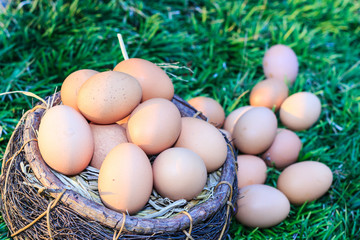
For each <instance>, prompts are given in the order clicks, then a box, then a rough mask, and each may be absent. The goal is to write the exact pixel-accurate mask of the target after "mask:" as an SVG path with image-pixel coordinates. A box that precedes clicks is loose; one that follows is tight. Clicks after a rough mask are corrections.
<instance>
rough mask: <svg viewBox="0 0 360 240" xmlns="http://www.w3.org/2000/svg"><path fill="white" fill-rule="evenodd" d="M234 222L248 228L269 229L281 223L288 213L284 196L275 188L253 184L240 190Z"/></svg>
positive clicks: (288, 206)
mask: <svg viewBox="0 0 360 240" xmlns="http://www.w3.org/2000/svg"><path fill="white" fill-rule="evenodd" d="M237 205H238V209H237V213H236V216H235V217H236V220H237V221H239V222H240V223H241V224H244V225H246V226H249V227H254V228H255V227H259V228H269V227H272V226H275V225H277V224H279V223H280V222H282V221H283V220H284V219H285V218H286V217H287V215H288V214H289V212H290V203H289V200H288V199H287V198H286V196H285V195H284V194H283V193H282V192H280V191H279V190H277V189H276V188H273V187H270V186H267V185H262V184H254V185H248V186H245V187H243V188H242V189H240V193H239V198H238V200H237Z"/></svg>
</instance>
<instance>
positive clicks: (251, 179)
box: [236, 155, 267, 188]
mask: <svg viewBox="0 0 360 240" xmlns="http://www.w3.org/2000/svg"><path fill="white" fill-rule="evenodd" d="M237 165H238V170H237V172H236V173H237V180H238V187H239V188H243V187H245V186H247V185H252V184H263V183H265V181H266V177H267V173H266V171H267V167H266V164H265V162H264V160H262V159H261V158H259V157H257V156H254V155H238V156H237Z"/></svg>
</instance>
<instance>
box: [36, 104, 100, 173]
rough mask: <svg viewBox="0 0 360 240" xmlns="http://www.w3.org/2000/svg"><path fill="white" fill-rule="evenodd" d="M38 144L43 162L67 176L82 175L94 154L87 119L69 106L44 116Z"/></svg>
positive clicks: (57, 107)
mask: <svg viewBox="0 0 360 240" xmlns="http://www.w3.org/2000/svg"><path fill="white" fill-rule="evenodd" d="M38 144H39V150H40V153H41V156H42V157H43V159H44V161H45V162H46V163H47V164H48V165H49V166H50V167H51V168H52V169H54V170H56V171H58V172H60V173H62V174H65V175H75V174H78V173H80V172H81V171H83V170H84V169H85V168H86V167H87V166H88V165H89V163H90V160H91V157H92V154H93V151H94V140H93V137H92V134H91V130H90V126H89V124H88V123H87V121H86V119H85V118H84V117H83V116H82V115H81V114H80V113H79V112H77V111H76V110H75V109H73V108H72V107H69V106H66V105H57V106H54V107H52V108H50V109H48V110H47V111H46V112H45V115H44V116H43V117H42V118H41V122H40V126H39V132H38Z"/></svg>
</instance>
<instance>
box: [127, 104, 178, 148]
mask: <svg viewBox="0 0 360 240" xmlns="http://www.w3.org/2000/svg"><path fill="white" fill-rule="evenodd" d="M180 131H181V115H180V111H179V110H178V108H177V107H176V106H175V104H174V103H172V102H171V101H169V100H167V99H164V98H152V99H149V100H147V101H145V102H142V103H141V104H140V105H139V106H138V107H136V108H135V109H134V111H133V112H132V113H131V115H130V117H129V120H128V123H127V130H126V133H127V137H128V139H129V141H130V142H132V143H135V144H136V145H138V146H139V147H140V148H142V149H143V150H144V151H145V153H147V154H158V153H160V152H162V151H164V150H165V149H166V148H169V147H171V146H172V145H173V144H174V143H175V141H176V139H177V138H178V137H179V134H180Z"/></svg>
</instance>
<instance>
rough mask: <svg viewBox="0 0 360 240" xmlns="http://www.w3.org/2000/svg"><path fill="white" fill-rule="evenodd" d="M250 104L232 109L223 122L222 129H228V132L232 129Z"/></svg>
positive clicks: (248, 108) (231, 131)
mask: <svg viewBox="0 0 360 240" xmlns="http://www.w3.org/2000/svg"><path fill="white" fill-rule="evenodd" d="M251 108H252V106H243V107H239V108H237V109H235V110H234V111H232V112H231V113H230V114H229V115H228V116H227V117H226V118H225V122H224V129H225V130H226V131H228V132H229V133H230V134H232V133H233V131H234V126H235V124H236V122H237V121H238V120H239V118H240V117H241V116H242V115H243V114H244V113H246V112H247V111H248V110H250V109H251Z"/></svg>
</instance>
